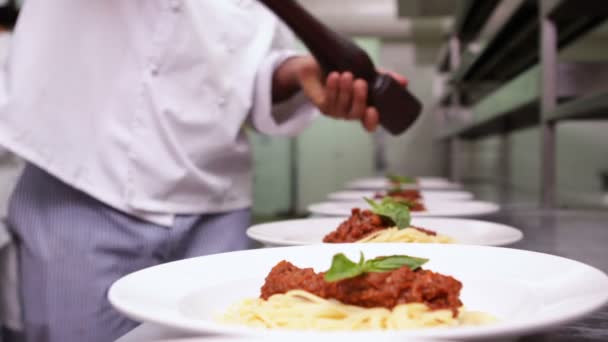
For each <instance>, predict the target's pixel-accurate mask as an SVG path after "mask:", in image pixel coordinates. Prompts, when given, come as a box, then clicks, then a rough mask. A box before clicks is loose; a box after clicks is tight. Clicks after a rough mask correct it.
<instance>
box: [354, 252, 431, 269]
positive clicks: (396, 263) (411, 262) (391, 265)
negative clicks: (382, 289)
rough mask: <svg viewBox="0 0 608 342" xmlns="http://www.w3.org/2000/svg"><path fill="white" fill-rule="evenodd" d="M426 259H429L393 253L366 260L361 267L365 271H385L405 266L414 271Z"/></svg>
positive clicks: (425, 261) (426, 260) (424, 262)
mask: <svg viewBox="0 0 608 342" xmlns="http://www.w3.org/2000/svg"><path fill="white" fill-rule="evenodd" d="M428 261H429V259H423V258H416V257H411V256H407V255H393V256H388V257H378V258H375V259H372V260H368V261H367V262H366V263H365V265H364V267H363V268H364V271H365V272H385V271H393V270H396V269H399V268H401V267H403V266H407V267H409V268H410V269H411V270H412V271H415V270H417V269H418V268H420V267H421V266H422V265H424V264H426V263H427V262H428Z"/></svg>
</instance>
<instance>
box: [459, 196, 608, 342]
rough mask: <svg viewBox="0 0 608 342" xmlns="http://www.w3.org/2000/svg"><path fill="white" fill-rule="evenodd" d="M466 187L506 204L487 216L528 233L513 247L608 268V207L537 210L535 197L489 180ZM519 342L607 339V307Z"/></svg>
mask: <svg viewBox="0 0 608 342" xmlns="http://www.w3.org/2000/svg"><path fill="white" fill-rule="evenodd" d="M467 190H471V191H473V192H474V193H475V195H476V196H477V197H480V198H481V199H483V200H494V201H498V202H500V203H501V205H502V206H503V207H504V208H505V209H504V210H503V211H501V212H500V213H498V214H496V215H493V216H491V217H489V218H488V220H489V221H493V222H499V223H504V224H508V225H512V226H514V227H517V228H519V229H521V230H522V231H523V232H524V239H523V240H522V241H521V242H518V243H517V244H515V245H512V246H509V247H511V248H520V249H525V250H531V251H537V252H542V253H549V254H553V255H559V256H563V257H566V258H570V259H574V260H578V261H581V262H584V263H586V264H589V265H591V266H594V267H596V268H598V269H600V270H602V271H604V272H608V210H606V209H601V208H587V209H579V210H556V209H538V208H537V206H536V196H534V195H531V194H526V193H521V192H517V191H515V190H513V189H508V188H507V189H505V188H500V187H498V186H496V185H489V184H475V185H469V186H467ZM521 341H526V342H529V341H551V342H566V341H568V342H578V341H581V342H586V341H589V342H591V341H598V342H599V341H608V307H605V308H603V309H602V310H600V311H599V312H597V313H595V314H592V315H590V316H588V317H585V318H583V319H581V320H580V321H578V322H573V323H569V324H566V325H564V326H562V327H560V328H557V329H553V330H551V331H548V332H546V333H543V334H538V335H535V336H529V337H526V338H523V339H521Z"/></svg>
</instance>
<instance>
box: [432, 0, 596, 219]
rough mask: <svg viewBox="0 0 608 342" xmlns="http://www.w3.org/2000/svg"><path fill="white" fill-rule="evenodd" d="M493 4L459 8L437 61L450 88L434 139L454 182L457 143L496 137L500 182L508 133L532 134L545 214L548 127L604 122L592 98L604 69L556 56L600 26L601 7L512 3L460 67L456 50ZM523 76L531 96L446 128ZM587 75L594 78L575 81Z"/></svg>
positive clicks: (549, 200) (551, 152)
mask: <svg viewBox="0 0 608 342" xmlns="http://www.w3.org/2000/svg"><path fill="white" fill-rule="evenodd" d="M508 1H511V0H508ZM500 4H501V1H500V0H499V1H487V0H466V1H464V2H463V4H462V8H461V11H460V12H459V13H458V17H457V19H456V25H455V28H454V32H453V34H452V35H451V37H450V38H449V42H448V44H446V47H445V48H444V50H443V51H444V52H443V53H442V54H441V56H440V60H439V70H440V71H441V72H448V73H449V77H448V79H449V83H450V86H449V89H448V91H447V92H446V93H445V95H444V96H442V97H441V98H440V99H439V101H438V102H439V106H442V107H443V108H444V109H445V110H443V111H442V112H443V114H444V115H445V116H446V117H445V120H444V122H448V124H447V125H446V126H447V127H444V129H443V131H442V132H441V133H440V134H439V137H438V138H439V139H441V140H443V141H445V142H446V143H447V144H448V145H449V146H450V147H449V148H450V151H451V152H452V153H451V160H450V171H449V173H450V177H451V178H452V179H455V180H458V179H459V178H460V177H459V175H458V172H457V170H458V166H457V162H458V160H457V156H458V154H459V152H460V149H459V145H460V144H459V141H460V140H472V139H478V138H481V137H486V136H490V135H496V136H499V137H500V138H501V142H502V143H501V146H502V147H501V151H500V154H501V155H500V160H499V163H501V164H504V166H505V167H501V170H503V172H505V174H504V175H502V177H501V178H506V177H508V174H506V173H507V172H508V167H506V166H508V158H509V156H508V152H509V151H508V147H505V146H506V145H507V139H508V134H509V133H511V132H513V131H516V130H520V129H523V128H527V127H533V126H537V127H540V130H541V137H542V143H541V149H542V150H541V151H540V154H541V158H542V164H541V165H542V169H541V170H540V172H541V182H542V184H541V205H542V206H543V207H548V208H550V207H553V206H555V188H556V174H555V158H556V147H555V145H556V125H557V124H558V123H559V122H561V121H563V120H582V119H604V118H608V92H606V91H604V92H600V93H596V92H597V91H598V90H599V89H602V87H603V86H604V85H605V84H606V83H604V81H606V80H608V64H605V63H562V62H560V61H559V59H558V53H559V51H560V50H561V49H562V48H564V47H566V46H568V45H569V44H571V43H573V42H575V41H577V40H578V39H579V38H581V37H583V36H585V35H586V34H587V33H588V32H590V31H591V30H593V29H594V28H596V27H598V26H599V25H600V24H602V23H603V22H604V21H605V20H606V18H608V6H606V2H605V1H604V0H585V1H578V0H520V1H519V3H518V4H517V7H515V8H514V10H513V12H512V14H511V15H510V17H509V18H508V19H507V20H506V21H505V22H504V24H503V25H502V26H501V28H500V29H498V30H497V32H496V33H495V34H494V35H493V36H491V37H490V39H489V40H488V41H487V44H486V45H485V47H484V48H483V49H482V50H481V51H480V52H479V53H477V54H476V55H475V56H474V57H473V58H470V59H468V60H462V52H463V49H462V46H463V45H465V44H468V43H469V42H471V41H472V40H474V39H475V35H474V33H475V32H479V31H480V30H481V28H482V27H483V26H484V25H485V21H487V19H488V18H489V17H490V16H491V14H492V13H493V11H495V10H496V8H497V6H499V5H500ZM539 62H540V63H539ZM535 68H537V69H536V70H533V69H535ZM526 74H529V75H530V77H535V79H536V80H537V81H538V84H539V85H540V87H539V88H538V90H537V91H538V94H535V96H532V97H531V98H527V99H525V101H520V102H519V103H517V101H515V102H516V103H514V104H513V106H512V107H511V108H501V109H500V110H496V111H495V112H491V113H486V115H484V116H483V117H481V118H475V117H469V118H466V120H463V119H462V117H461V118H460V119H461V120H459V122H452V123H450V118H449V117H448V116H447V114H446V113H450V112H452V111H454V110H458V109H459V108H462V107H463V106H470V105H472V104H475V103H478V102H479V101H482V100H484V99H486V98H488V97H489V96H490V95H491V94H493V93H494V92H496V91H500V90H501V89H502V88H503V87H505V84H508V83H509V82H513V80H514V79H517V78H521V77H525V75H526ZM587 74H589V75H593V76H594V77H581V75H587ZM522 75H523V76H522ZM603 89H606V88H603ZM590 94H591V95H590ZM452 120H453V119H452Z"/></svg>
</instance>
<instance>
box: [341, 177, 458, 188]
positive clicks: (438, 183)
mask: <svg viewBox="0 0 608 342" xmlns="http://www.w3.org/2000/svg"><path fill="white" fill-rule="evenodd" d="M416 180H417V182H416V183H412V184H403V185H402V187H403V188H404V189H408V190H410V189H411V190H414V189H418V190H458V189H461V188H462V185H461V184H458V183H452V182H450V181H448V180H446V179H443V178H434V177H419V178H416ZM391 186H392V184H391V182H390V181H389V180H388V179H386V178H382V177H376V178H361V179H356V180H353V181H350V182H348V183H346V187H347V188H348V189H358V190H384V189H389V188H391Z"/></svg>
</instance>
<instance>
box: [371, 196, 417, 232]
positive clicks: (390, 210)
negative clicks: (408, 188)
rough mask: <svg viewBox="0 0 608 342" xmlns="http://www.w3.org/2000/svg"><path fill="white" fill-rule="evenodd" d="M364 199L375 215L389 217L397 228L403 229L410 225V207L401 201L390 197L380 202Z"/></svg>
mask: <svg viewBox="0 0 608 342" xmlns="http://www.w3.org/2000/svg"><path fill="white" fill-rule="evenodd" d="M365 200H366V201H367V203H369V205H370V206H371V207H372V211H373V212H374V213H375V214H376V215H380V216H383V217H385V218H388V219H390V220H391V221H392V223H393V224H395V225H396V226H397V228H399V229H405V228H407V227H409V226H410V219H411V218H410V208H409V206H408V205H407V204H404V203H402V201H397V200H395V199H393V198H391V197H385V198H384V199H382V202H381V203H380V204H378V203H376V202H374V201H373V200H370V199H367V198H366V199H365Z"/></svg>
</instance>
